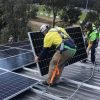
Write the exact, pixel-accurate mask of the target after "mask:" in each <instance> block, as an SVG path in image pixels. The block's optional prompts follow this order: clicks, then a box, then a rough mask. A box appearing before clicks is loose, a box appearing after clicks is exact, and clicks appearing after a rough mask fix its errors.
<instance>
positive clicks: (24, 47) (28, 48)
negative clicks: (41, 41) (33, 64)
mask: <svg viewBox="0 0 100 100" xmlns="http://www.w3.org/2000/svg"><path fill="white" fill-rule="evenodd" d="M19 48H22V49H27V50H32V48H31V46H30V45H25V46H21V47H19Z"/></svg>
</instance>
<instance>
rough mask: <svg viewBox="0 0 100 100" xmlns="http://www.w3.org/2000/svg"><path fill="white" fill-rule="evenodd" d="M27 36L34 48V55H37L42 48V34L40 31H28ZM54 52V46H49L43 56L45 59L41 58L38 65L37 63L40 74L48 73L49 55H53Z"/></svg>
mask: <svg viewBox="0 0 100 100" xmlns="http://www.w3.org/2000/svg"><path fill="white" fill-rule="evenodd" d="M28 35H29V38H30V41H32V44H31V45H32V47H33V48H34V50H33V52H34V55H35V54H36V55H39V54H40V52H41V50H42V48H43V38H44V35H43V34H42V33H40V32H34V33H29V34H28ZM54 52H55V47H53V46H52V47H51V49H50V50H49V52H48V54H47V55H46V56H45V59H42V60H41V61H40V62H39V63H38V65H39V69H40V72H41V75H45V74H48V68H47V67H48V65H49V62H50V60H51V57H52V56H53V54H54Z"/></svg>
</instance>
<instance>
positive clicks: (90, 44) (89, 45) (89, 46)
mask: <svg viewBox="0 0 100 100" xmlns="http://www.w3.org/2000/svg"><path fill="white" fill-rule="evenodd" d="M92 45H93V41H89V43H88V47H87V49H86V52H87V55H89V51H90V49H91V47H92Z"/></svg>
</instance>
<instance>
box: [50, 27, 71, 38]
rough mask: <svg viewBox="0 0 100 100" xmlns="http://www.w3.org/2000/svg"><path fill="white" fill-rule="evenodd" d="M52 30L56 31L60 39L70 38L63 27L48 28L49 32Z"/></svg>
mask: <svg viewBox="0 0 100 100" xmlns="http://www.w3.org/2000/svg"><path fill="white" fill-rule="evenodd" d="M53 31H55V32H58V33H59V34H60V36H61V37H62V39H66V38H70V36H69V35H68V33H67V32H66V30H65V29H64V28H61V27H55V28H52V29H51V30H50V32H53Z"/></svg>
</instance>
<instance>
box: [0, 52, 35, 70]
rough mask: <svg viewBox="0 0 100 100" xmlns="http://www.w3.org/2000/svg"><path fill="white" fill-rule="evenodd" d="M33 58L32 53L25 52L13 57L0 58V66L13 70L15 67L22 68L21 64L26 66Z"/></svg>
mask: <svg viewBox="0 0 100 100" xmlns="http://www.w3.org/2000/svg"><path fill="white" fill-rule="evenodd" d="M33 58H34V56H33V53H32V52H27V53H24V54H20V55H16V56H13V57H9V58H5V59H0V68H3V69H6V70H9V71H14V70H16V69H19V68H22V67H23V66H26V65H27V64H29V63H32V62H33Z"/></svg>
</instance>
